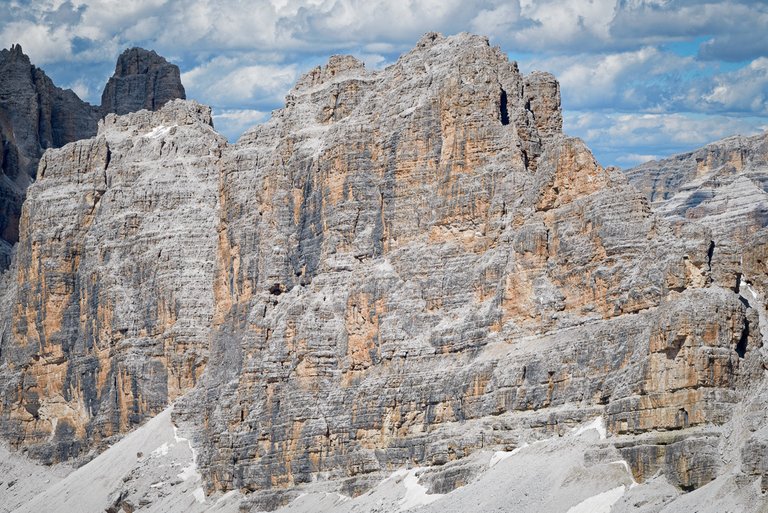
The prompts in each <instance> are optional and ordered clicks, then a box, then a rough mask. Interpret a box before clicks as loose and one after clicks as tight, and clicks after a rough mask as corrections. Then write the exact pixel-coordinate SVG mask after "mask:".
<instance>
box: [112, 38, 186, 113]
mask: <svg viewBox="0 0 768 513" xmlns="http://www.w3.org/2000/svg"><path fill="white" fill-rule="evenodd" d="M186 97H187V96H186V93H185V91H184V86H183V85H182V84H181V76H180V74H179V67H178V66H176V65H175V64H171V63H169V62H168V61H166V60H165V59H164V58H163V57H161V56H159V55H157V54H156V53H155V52H153V51H151V50H149V51H148V50H144V49H143V48H129V49H127V50H125V51H124V52H123V53H122V54H121V55H120V57H118V59H117V64H116V65H115V74H114V75H112V77H111V78H110V79H109V81H108V82H107V85H106V86H105V87H104V92H103V93H102V95H101V108H100V109H99V112H100V113H101V116H102V117H104V116H106V115H107V114H109V113H113V112H114V113H115V114H128V113H129V112H136V111H138V110H141V109H146V110H158V109H159V108H160V107H162V106H163V105H165V104H166V103H167V102H169V101H171V100H175V99H177V98H182V99H183V98H186Z"/></svg>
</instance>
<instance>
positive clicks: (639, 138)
mask: <svg viewBox="0 0 768 513" xmlns="http://www.w3.org/2000/svg"><path fill="white" fill-rule="evenodd" d="M0 20H3V21H2V22H0V46H1V47H4V48H7V47H9V46H10V45H11V44H13V43H20V44H21V45H22V48H23V49H24V51H25V53H27V54H28V55H29V56H30V59H31V60H32V62H33V63H34V64H35V65H37V66H39V67H41V68H42V69H44V70H45V71H46V73H47V74H48V75H49V76H51V78H52V79H53V80H54V82H55V83H56V84H57V85H59V86H61V87H69V88H71V89H73V90H74V91H75V92H76V93H77V94H78V95H79V96H81V97H82V98H83V99H85V100H87V101H90V102H91V103H99V101H100V95H101V90H102V88H103V86H104V84H105V83H106V80H107V78H108V77H109V76H110V75H111V74H112V72H113V70H114V63H115V60H116V58H117V56H118V55H119V54H120V52H122V51H123V50H124V49H125V48H127V47H130V46H142V47H144V48H150V49H154V50H155V51H157V52H158V53H159V54H161V55H163V56H164V57H166V58H167V59H168V60H169V61H171V62H174V63H176V64H178V65H179V67H180V68H181V71H182V81H183V83H184V86H185V88H186V90H187V95H188V97H190V98H194V99H196V100H198V101H200V102H202V103H206V104H209V105H211V106H212V107H213V109H214V116H215V117H214V119H215V123H216V126H217V128H218V129H219V130H220V131H221V132H222V133H223V134H224V135H225V136H227V137H228V138H230V139H231V140H234V139H236V138H237V137H238V136H239V134H240V133H242V131H244V130H245V129H247V128H248V127H250V126H252V125H254V124H256V123H260V122H263V121H265V120H266V119H268V118H269V112H270V111H271V110H273V109H275V108H279V107H282V106H283V103H284V96H285V94H286V93H287V92H288V90H289V89H290V88H291V87H292V86H293V84H294V83H295V81H296V80H297V79H298V78H299V76H300V75H301V74H302V73H304V72H306V71H308V70H310V69H311V68H312V67H314V66H316V65H318V64H322V63H324V62H325V61H327V59H328V57H329V56H330V55H333V54H339V53H348V54H352V55H355V56H356V57H358V58H360V59H361V60H363V61H364V62H365V63H366V65H367V66H369V67H372V68H383V67H385V66H386V65H388V64H391V63H393V62H394V61H395V60H397V58H398V57H399V55H400V54H402V53H404V52H406V51H408V50H410V49H411V48H412V47H413V46H414V45H415V44H416V42H417V41H418V40H419V38H420V37H421V36H422V35H423V34H424V33H426V32H430V31H437V32H442V33H443V34H446V35H448V34H455V33H458V32H464V31H466V32H473V33H478V34H483V35H487V36H489V38H490V41H491V44H494V45H498V46H500V47H501V48H502V50H503V51H505V52H507V54H508V55H509V57H510V59H512V60H516V61H518V63H519V65H520V68H521V69H522V70H523V71H524V72H530V71H533V70H534V69H539V70H545V71H550V72H552V73H554V74H555V76H557V77H558V79H559V80H560V82H561V92H562V96H563V109H564V117H565V127H564V128H565V131H566V132H567V133H569V134H571V135H576V136H579V137H582V138H583V139H584V140H585V141H586V142H587V143H588V144H589V145H590V147H591V148H592V149H593V151H594V152H595V155H596V156H597V158H598V160H600V161H601V163H603V164H604V165H619V166H622V167H628V166H631V165H634V164H637V163H639V162H642V161H644V160H648V159H650V158H658V157H664V156H668V155H670V154H673V153H677V152H681V151H686V150H690V149H693V148H696V147H698V146H701V145H703V144H706V143H708V142H711V141H712V140H715V139H718V138H722V137H725V136H728V135H733V134H736V133H740V134H743V135H748V134H753V133H757V132H759V131H762V130H765V129H766V127H768V31H766V30H765V27H767V26H768V5H766V4H765V2H763V1H750V0H731V1H726V2H714V1H706V0H705V1H694V0H188V1H185V2H178V1H173V0H133V1H131V2H124V1H122V0H9V1H6V2H3V3H2V4H0Z"/></svg>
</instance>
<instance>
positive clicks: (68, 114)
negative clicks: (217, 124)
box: [0, 45, 185, 271]
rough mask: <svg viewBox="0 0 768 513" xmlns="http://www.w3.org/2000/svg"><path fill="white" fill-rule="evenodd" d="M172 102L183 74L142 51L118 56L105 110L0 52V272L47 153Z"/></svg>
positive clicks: (17, 55)
mask: <svg viewBox="0 0 768 513" xmlns="http://www.w3.org/2000/svg"><path fill="white" fill-rule="evenodd" d="M174 98H185V94H184V87H183V86H182V85H181V80H180V78H179V68H178V67H177V66H176V65H174V64H170V63H168V62H167V61H166V60H165V59H163V58H162V57H159V56H158V55H157V54H156V53H155V52H151V51H147V50H143V49H141V48H131V49H129V50H126V51H125V52H123V54H122V55H120V57H119V58H118V61H117V66H116V68H115V74H114V76H113V77H112V78H110V79H109V82H108V83H107V86H106V87H105V89H104V94H103V95H102V105H101V107H94V106H92V105H90V104H88V103H86V102H84V101H82V100H81V99H80V98H78V97H77V95H76V94H75V93H74V92H72V91H71V90H69V89H67V90H62V89H60V88H58V87H56V86H55V85H54V84H53V82H52V81H51V79H50V78H48V77H47V76H46V74H45V73H44V72H43V71H42V70H41V69H39V68H36V67H35V66H33V65H32V64H31V63H30V61H29V57H27V56H26V55H25V54H24V53H23V51H22V49H21V46H20V45H14V46H12V47H11V49H10V50H1V51H0V147H1V150H0V170H2V176H1V177H0V178H2V179H0V271H2V270H4V269H6V268H7V267H8V265H9V264H10V258H11V247H12V246H13V244H15V243H16V242H17V241H18V239H19V218H20V216H21V205H22V203H23V201H24V196H25V192H26V189H27V187H28V186H29V184H30V183H31V182H32V181H33V180H34V179H35V176H36V173H37V166H38V162H39V160H40V157H41V156H42V154H43V152H44V151H45V150H46V149H47V148H59V147H61V146H64V145H65V144H67V143H70V142H73V141H77V140H79V139H87V138H89V137H93V136H94V135H96V124H97V122H98V120H99V119H100V118H103V117H104V116H106V115H107V114H109V113H112V112H116V113H118V114H126V113H128V112H133V111H137V110H140V109H148V110H157V109H158V108H160V106H162V105H163V104H164V103H165V102H167V101H168V100H171V99H174Z"/></svg>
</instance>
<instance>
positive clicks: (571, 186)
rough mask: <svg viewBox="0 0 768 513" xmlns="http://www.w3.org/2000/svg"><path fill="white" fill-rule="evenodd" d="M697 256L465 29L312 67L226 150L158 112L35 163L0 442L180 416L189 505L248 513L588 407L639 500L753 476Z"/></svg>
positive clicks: (11, 281) (59, 451)
mask: <svg viewBox="0 0 768 513" xmlns="http://www.w3.org/2000/svg"><path fill="white" fill-rule="evenodd" d="M713 242H714V243H715V244H714V245H713ZM718 248H719V246H718V245H717V242H716V238H715V237H714V236H713V230H712V228H711V227H709V226H707V225H703V224H701V223H693V222H687V221H684V220H680V219H673V218H665V217H664V216H661V215H658V214H656V213H654V212H653V211H652V209H651V207H650V206H649V202H648V200H647V199H646V197H645V196H644V195H643V194H642V193H641V192H639V191H638V190H637V189H636V188H634V187H633V186H632V185H630V183H629V182H628V181H627V179H626V177H625V176H624V175H623V174H621V173H620V172H618V171H616V170H606V169H603V168H602V167H600V166H599V165H598V164H597V163H596V162H595V160H594V158H593V156H592V155H591V153H590V152H589V150H588V149H587V148H586V147H585V146H584V144H583V143H582V142H581V141H579V140H577V139H573V138H569V137H567V136H565V135H564V134H563V133H562V115H561V112H560V98H559V86H558V84H557V82H556V80H555V79H554V78H553V77H552V76H551V75H549V74H546V73H533V74H531V75H528V76H524V75H522V74H521V73H520V72H519V70H518V69H517V66H516V65H515V64H514V63H511V62H509V61H508V60H507V58H506V56H504V55H503V54H502V53H501V51H500V50H498V49H496V48H492V47H491V46H490V45H489V44H488V41H487V40H486V39H484V38H481V37H477V36H470V35H466V34H463V35H459V36H453V37H443V36H440V35H438V34H428V35H427V36H425V37H424V38H423V39H422V40H421V41H420V42H419V43H418V45H417V46H416V48H415V49H414V50H412V51H411V52H409V53H408V54H406V55H404V56H403V57H402V58H401V59H400V60H398V62H397V63H395V64H394V65H392V66H390V67H388V68H387V69H385V70H382V71H377V72H371V71H368V70H366V69H365V67H364V66H363V65H362V63H360V62H358V61H357V60H355V59H354V58H352V57H333V58H331V60H330V61H329V63H328V64H327V65H326V66H323V67H319V68H317V69H315V70H312V71H310V72H309V73H307V74H306V75H305V76H304V77H302V79H301V80H299V82H298V83H297V85H296V86H295V87H294V89H293V90H292V91H291V92H290V93H289V95H288V97H287V98H286V106H285V108H284V109H281V110H279V111H276V112H275V113H274V115H273V117H272V119H271V120H270V121H269V122H268V123H266V124H264V125H261V126H258V127H255V128H254V129H252V130H250V131H249V132H247V133H246V134H245V135H244V136H243V137H242V138H241V140H240V141H238V143H237V144H234V145H227V144H226V143H225V141H224V140H223V139H222V138H221V137H219V136H218V135H216V134H215V132H213V130H212V129H211V127H210V124H209V112H208V111H207V110H206V109H205V108H203V107H201V106H199V105H197V104H195V103H193V102H184V101H174V102H171V103H169V104H167V105H166V106H165V107H163V108H162V109H161V110H160V111H158V112H156V113H149V112H140V113H137V114H131V115H128V116H123V117H115V116H109V117H107V118H106V120H105V121H104V122H103V124H102V125H101V126H100V130H99V134H98V135H97V136H96V137H95V138H94V139H90V140H87V141H80V142H78V143H75V144H71V145H68V146H65V147H64V148H62V149H60V150H56V151H51V152H49V153H47V154H46V156H45V157H44V159H43V162H42V163H41V168H40V180H39V181H38V182H37V183H35V185H34V186H33V187H32V188H31V189H30V199H29V203H28V206H25V210H24V215H23V219H22V223H21V242H20V245H19V251H18V254H17V258H16V260H15V264H14V266H13V267H12V268H11V270H10V272H8V273H5V274H3V275H0V279H4V280H6V283H7V286H6V288H5V290H6V292H5V293H4V294H3V295H0V305H3V309H4V310H3V312H4V314H5V316H4V317H0V319H2V322H0V330H1V331H0V336H1V337H2V338H1V339H0V340H2V342H1V345H0V350H2V353H0V358H2V362H3V363H2V367H0V384H1V386H2V387H3V388H2V390H3V392H2V397H3V403H2V405H0V428H1V429H2V432H3V435H4V436H5V437H6V438H9V439H11V440H12V441H13V442H14V445H16V446H28V447H30V450H31V452H32V453H33V454H36V455H37V456H39V457H42V458H44V459H45V460H47V461H56V460H59V459H63V458H67V457H71V456H73V455H77V454H80V453H82V452H83V451H85V450H87V449H89V448H90V447H93V446H98V444H99V442H100V441H103V440H105V439H107V438H108V437H109V436H111V435H113V434H117V433H120V432H124V431H126V430H129V429H131V428H132V427H133V426H135V425H136V424H137V423H139V422H141V421H142V419H144V418H146V417H147V416H151V415H152V414H154V413H156V412H157V411H159V409H160V408H162V407H163V405H165V404H166V403H167V402H168V401H171V400H173V399H174V398H176V397H179V396H181V398H180V400H179V401H178V402H177V404H176V407H175V417H176V420H177V421H179V422H181V421H183V422H186V423H188V424H190V425H192V426H194V430H195V434H194V443H195V445H196V448H197V449H198V451H199V453H198V454H199V455H198V461H197V464H198V466H199V468H200V469H201V471H202V473H203V476H204V478H205V481H206V486H207V490H208V491H214V490H221V491H224V490H230V489H239V490H241V491H245V492H249V493H250V496H249V497H250V499H249V500H250V504H246V505H245V506H244V508H246V509H247V508H249V507H253V508H254V510H261V509H264V508H274V507H276V506H278V505H279V504H281V503H283V502H285V501H286V500H288V499H290V498H291V496H295V495H297V494H298V491H297V490H298V488H299V487H301V486H302V485H304V484H306V483H310V482H312V481H316V480H329V481H332V482H333V483H335V484H334V486H335V487H336V488H335V489H337V490H341V491H342V492H344V493H347V494H357V493H360V492H361V491H363V490H365V489H366V488H367V487H369V486H370V485H371V483H373V482H375V481H376V480H379V479H381V477H382V476H384V475H388V474H389V473H390V472H391V471H392V470H394V469H396V468H399V467H403V466H410V465H445V464H447V463H450V462H452V461H454V460H457V459H460V458H462V457H464V456H467V455H469V454H470V453H472V452H474V451H477V450H480V449H487V448H492V449H500V448H506V449H511V448H514V447H517V446H519V445H521V444H522V442H523V441H524V440H530V439H535V438H541V437H547V436H556V435H560V434H564V433H565V432H567V431H568V430H569V429H570V428H571V427H573V426H574V425H576V424H577V423H579V422H582V421H585V420H588V419H590V418H593V417H595V416H601V417H602V418H603V420H604V422H605V424H606V426H607V428H608V431H609V435H610V436H609V437H608V439H607V440H606V441H605V449H606V451H608V450H609V449H610V451H613V452H611V454H613V453H614V452H615V453H618V454H620V455H621V457H623V458H624V459H626V460H627V462H628V463H629V466H630V468H631V471H632V473H633V475H634V477H635V479H637V480H638V481H644V480H646V479H648V478H650V477H651V476H653V475H654V474H656V473H657V472H659V471H660V472H661V474H662V475H664V476H665V479H666V480H667V481H668V483H669V484H670V486H671V487H672V489H674V490H677V491H678V492H676V493H681V492H682V491H690V490H694V489H698V488H701V487H704V486H706V485H707V483H709V482H711V481H712V480H717V479H719V476H721V475H728V476H731V475H738V476H739V479H744V480H750V479H751V480H753V481H754V480H756V479H763V477H762V476H763V474H762V473H763V472H764V470H763V469H764V468H765V460H764V459H763V458H760V457H751V456H749V455H750V454H751V452H750V451H751V449H750V448H759V447H763V445H761V444H763V443H764V437H762V435H761V434H760V432H759V431H758V432H757V434H755V435H754V436H753V435H749V436H746V435H745V436H741V435H739V436H734V437H731V436H724V435H725V434H727V433H729V432H733V430H734V429H736V428H735V427H734V426H738V429H740V430H742V431H745V430H747V429H748V428H746V427H745V426H748V425H750V422H753V423H755V424H756V425H758V426H759V425H761V422H763V421H762V420H761V418H760V417H758V415H759V412H760V403H759V401H757V402H756V401H754V400H753V399H754V392H755V390H761V388H760V387H762V386H764V385H763V383H764V382H763V375H764V372H765V371H764V366H765V355H764V352H763V349H762V339H763V335H762V332H761V330H763V329H765V327H766V325H767V324H768V323H766V322H765V321H764V313H763V312H764V309H763V308H762V303H760V302H759V301H757V300H755V299H754V298H752V296H750V298H745V296H744V294H743V290H742V289H739V288H736V287H732V286H731V285H732V284H731V282H730V281H728V280H726V277H728V276H729V275H728V273H727V272H726V271H728V272H736V271H735V270H734V268H732V267H728V266H727V265H725V264H721V263H719V262H720V261H719V260H718V258H720V256H719V254H720V253H719V249H718ZM749 255H750V256H748V257H747V256H745V262H748V263H749V264H745V266H746V265H751V266H752V268H753V269H754V271H753V274H754V275H755V276H760V277H761V278H760V280H762V281H760V280H758V278H754V279H753V281H751V282H750V283H752V284H753V285H754V294H755V297H757V296H759V295H760V294H764V290H765V289H764V288H763V284H764V283H767V281H766V279H765V277H764V276H765V270H764V269H762V265H763V264H762V262H763V260H762V255H763V253H761V252H760V251H759V250H758V249H755V250H754V251H753V252H752V253H749ZM726 261H727V262H732V260H723V262H726ZM729 265H730V264H729ZM761 273H762V274H761ZM734 276H735V275H734ZM0 293H1V292H0ZM760 297H765V296H764V295H763V296H760ZM203 368H204V369H205V370H204V371H203ZM182 394H184V395H182ZM756 412H757V413H756ZM750 433H751V432H750ZM745 440H749V442H746V441H745ZM606 454H608V453H606ZM742 454H743V455H744V456H742ZM764 480H765V481H768V478H764ZM450 483H454V485H455V483H456V479H453V480H450V479H448V478H445V479H443V480H441V481H440V483H439V485H440V486H441V489H446V487H447V489H450V486H451V484H450ZM292 494H293V495H292ZM669 497H670V499H669V500H672V498H674V494H673V495H670V496H669Z"/></svg>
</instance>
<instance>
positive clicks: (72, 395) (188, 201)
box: [1, 102, 225, 461]
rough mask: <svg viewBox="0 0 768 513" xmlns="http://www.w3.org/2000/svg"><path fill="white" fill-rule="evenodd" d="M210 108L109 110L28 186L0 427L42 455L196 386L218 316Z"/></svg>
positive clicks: (136, 418) (215, 152)
mask: <svg viewBox="0 0 768 513" xmlns="http://www.w3.org/2000/svg"><path fill="white" fill-rule="evenodd" d="M224 145H225V141H224V139H223V138H222V137H221V136H219V135H218V134H216V133H215V132H214V131H213V129H212V128H211V117H210V109H208V108H207V107H203V106H200V105H197V104H195V103H183V102H182V103H171V104H169V105H168V106H167V107H166V108H165V109H163V110H161V111H159V112H157V113H150V112H148V111H141V112H139V113H136V114H131V115H129V116H125V117H116V116H115V115H113V114H112V115H109V116H107V117H106V118H105V120H103V121H102V122H100V125H99V133H98V135H97V136H96V138H94V139H88V140H84V141H79V142H76V143H71V144H68V145H66V146H64V147H63V148H61V149H58V150H51V151H49V152H47V153H46V154H45V156H44V157H43V159H42V161H41V163H40V172H39V180H38V181H37V182H36V183H35V184H34V185H32V187H30V189H29V193H28V197H27V201H26V202H25V204H24V216H23V218H22V223H21V242H20V244H19V248H18V250H17V258H16V261H17V262H18V265H17V267H16V268H14V269H12V270H11V272H10V273H7V274H8V276H9V277H8V279H9V280H10V281H13V282H15V287H16V298H15V300H14V301H13V302H12V303H11V304H10V305H9V306H10V313H11V316H12V322H10V323H9V324H6V326H5V329H6V331H5V332H4V333H3V338H2V357H3V359H4V362H5V365H4V366H3V368H2V373H3V379H2V391H3V393H2V397H3V404H2V407H1V410H2V419H3V420H2V422H3V425H4V426H5V429H4V434H5V436H6V437H7V438H9V439H10V440H11V441H12V442H13V443H15V444H20V443H23V444H24V445H27V446H29V447H30V451H31V452H32V454H35V455H37V456H39V457H40V458H42V459H43V460H44V461H57V460H60V459H66V458H70V457H73V456H78V455H79V454H80V453H81V451H82V448H83V447H88V446H92V445H98V444H99V443H100V442H101V440H103V439H105V438H108V437H110V436H111V435H114V434H116V433H121V432H125V431H127V430H130V429H131V428H132V427H133V426H135V425H137V424H139V423H140V422H141V421H142V420H144V419H145V418H146V417H147V416H151V415H153V414H155V413H157V412H159V411H161V410H162V409H163V408H164V407H165V405H166V404H168V402H169V401H171V400H173V399H174V398H175V397H177V396H178V395H179V394H180V393H182V392H183V391H185V390H187V389H189V388H190V387H191V386H193V385H194V384H195V382H196V380H197V379H198V377H199V375H200V373H201V372H202V370H203V366H204V364H205V361H206V358H207V346H208V331H209V326H210V321H211V317H212V314H213V294H212V291H211V286H210V284H211V283H212V281H213V271H214V267H213V261H214V254H215V242H216V238H215V234H216V225H215V221H216V217H217V216H216V208H217V201H218V194H217V189H218V187H217V184H218V167H217V163H218V160H219V156H220V153H221V148H222V147H223V146H224Z"/></svg>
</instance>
